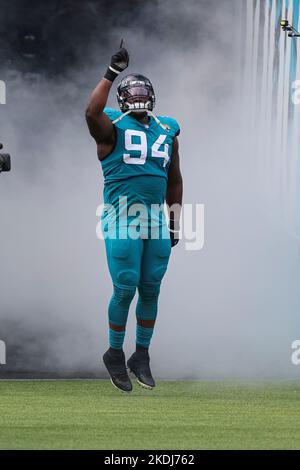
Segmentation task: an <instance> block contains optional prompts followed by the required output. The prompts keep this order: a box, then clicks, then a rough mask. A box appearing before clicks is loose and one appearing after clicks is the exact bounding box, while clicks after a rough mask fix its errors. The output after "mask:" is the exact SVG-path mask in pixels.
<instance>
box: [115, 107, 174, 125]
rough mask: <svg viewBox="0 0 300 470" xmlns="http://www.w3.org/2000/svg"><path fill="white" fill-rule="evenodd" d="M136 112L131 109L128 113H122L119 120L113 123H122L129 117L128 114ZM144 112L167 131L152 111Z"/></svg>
mask: <svg viewBox="0 0 300 470" xmlns="http://www.w3.org/2000/svg"><path fill="white" fill-rule="evenodd" d="M134 111H136V110H135V109H129V110H128V111H126V113H122V114H121V116H119V117H118V118H117V119H115V120H114V121H113V122H112V123H113V124H116V123H117V122H119V121H121V120H122V119H123V118H124V117H125V116H127V115H128V114H130V113H132V112H134ZM143 111H146V113H147V114H148V116H152V117H153V119H154V120H155V122H156V123H157V124H158V125H159V126H160V127H162V128H163V129H164V130H166V128H165V126H164V125H163V124H162V123H161V122H160V120H159V119H158V117H157V116H155V114H154V113H153V112H152V111H150V109H145V110H143Z"/></svg>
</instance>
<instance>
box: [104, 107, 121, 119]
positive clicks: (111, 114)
mask: <svg viewBox="0 0 300 470" xmlns="http://www.w3.org/2000/svg"><path fill="white" fill-rule="evenodd" d="M104 113H105V114H106V116H107V117H108V118H109V119H110V120H111V122H113V121H114V120H115V119H117V118H118V117H119V116H121V114H122V113H121V111H118V110H116V109H113V108H104Z"/></svg>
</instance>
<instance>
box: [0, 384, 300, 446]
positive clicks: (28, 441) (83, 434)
mask: <svg viewBox="0 0 300 470" xmlns="http://www.w3.org/2000/svg"><path fill="white" fill-rule="evenodd" d="M0 397H1V400H0V448H1V449H115V450H118V449H120V450H121V449H157V450H158V449H178V450H179V449H300V426H299V423H300V407H299V401H300V384H299V383H296V384H295V383H285V384H275V385H274V384H251V385H249V384H240V383H234V384H232V383H230V384H229V383H226V382H225V383H216V382H158V386H157V388H156V389H155V390H153V391H147V390H143V389H141V388H140V387H138V386H137V385H136V386H135V390H134V392H133V393H131V394H130V395H124V394H121V393H119V392H118V391H116V390H114V389H113V388H112V386H111V385H110V383H109V382H108V381H101V380H99V381H98V380H96V381H86V380H78V381H4V380H2V381H1V380H0Z"/></svg>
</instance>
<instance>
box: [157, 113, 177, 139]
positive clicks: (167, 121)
mask: <svg viewBox="0 0 300 470" xmlns="http://www.w3.org/2000/svg"><path fill="white" fill-rule="evenodd" d="M159 119H160V121H161V122H162V124H164V125H166V126H168V127H169V128H170V133H171V135H172V136H173V137H177V136H178V135H179V134H180V126H179V124H178V122H177V121H176V119H173V118H170V117H166V116H159Z"/></svg>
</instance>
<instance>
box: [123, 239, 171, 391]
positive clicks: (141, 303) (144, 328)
mask: <svg viewBox="0 0 300 470" xmlns="http://www.w3.org/2000/svg"><path fill="white" fill-rule="evenodd" d="M170 253H171V243H170V240H169V239H159V240H156V239H148V240H144V250H143V256H142V264H141V278H140V283H139V285H138V291H139V298H138V303H137V308H136V318H137V327H136V352H135V353H134V354H133V355H132V356H131V358H130V359H129V360H128V363H127V364H128V367H129V369H130V370H131V371H132V372H134V374H135V375H136V376H137V379H138V382H139V383H140V385H143V386H145V387H147V388H153V387H154V386H155V382H154V380H153V377H152V374H151V370H150V365H149V364H150V358H149V346H150V342H151V338H152V335H153V331H154V326H155V321H156V317H157V310H158V297H159V293H160V285H161V281H162V279H163V277H164V275H165V272H166V270H167V267H168V262H169V257H170Z"/></svg>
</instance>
